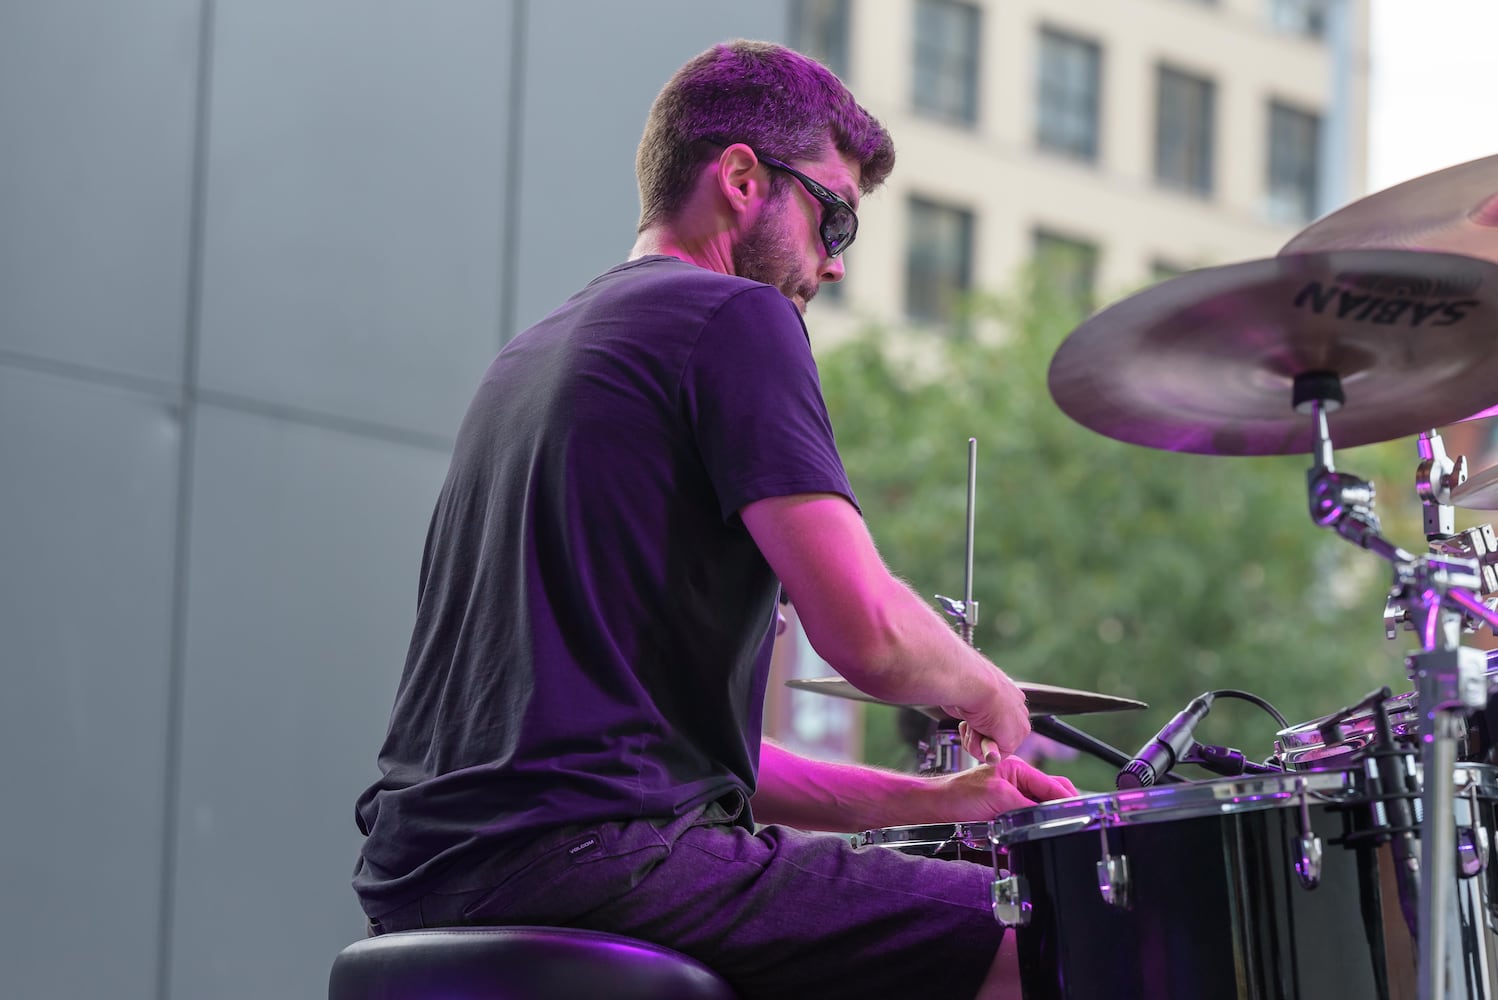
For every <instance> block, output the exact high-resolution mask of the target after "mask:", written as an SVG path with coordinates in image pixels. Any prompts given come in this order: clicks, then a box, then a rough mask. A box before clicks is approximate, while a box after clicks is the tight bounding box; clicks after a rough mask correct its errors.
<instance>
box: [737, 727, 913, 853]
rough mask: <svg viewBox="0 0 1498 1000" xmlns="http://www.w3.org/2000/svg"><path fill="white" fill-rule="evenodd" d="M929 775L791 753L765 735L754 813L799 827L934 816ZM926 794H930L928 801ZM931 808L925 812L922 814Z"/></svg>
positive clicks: (871, 824)
mask: <svg viewBox="0 0 1498 1000" xmlns="http://www.w3.org/2000/svg"><path fill="white" fill-rule="evenodd" d="M934 792H935V788H934V787H933V786H932V784H931V782H930V779H927V778H922V777H919V776H917V775H913V774H900V773H897V772H894V771H881V770H879V769H877V768H872V767H864V766H861V765H857V764H835V763H831V762H829V761H821V760H812V759H810V758H807V757H802V756H800V755H798V754H794V753H792V752H790V751H789V750H787V749H785V748H784V747H782V746H779V745H777V744H774V743H771V742H769V741H768V740H767V741H765V743H764V744H763V746H762V747H761V749H760V758H759V784H758V787H757V789H756V791H755V793H754V801H753V803H752V805H753V808H754V818H755V819H756V820H758V821H759V822H762V823H783V824H785V825H786V826H794V827H797V828H799V829H803V830H827V831H831V832H836V833H858V832H860V831H863V830H873V829H877V828H880V827H886V826H903V825H907V824H911V823H920V822H928V821H929V822H938V821H939V820H940V819H941V817H940V813H939V808H938V806H939V803H937V802H935V801H934V799H935V796H934V794H933V793H934ZM928 800H932V801H930V802H929V804H928ZM927 813H929V814H930V815H929V818H924V817H926V814H927Z"/></svg>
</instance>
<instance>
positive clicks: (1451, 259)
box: [1049, 250, 1498, 455]
mask: <svg viewBox="0 0 1498 1000" xmlns="http://www.w3.org/2000/svg"><path fill="white" fill-rule="evenodd" d="M1315 372H1330V373H1332V374H1335V375H1337V376H1338V377H1339V378H1340V380H1341V386H1342V391H1343V394H1344V396H1345V399H1346V402H1345V403H1344V404H1343V405H1342V406H1341V407H1340V408H1338V409H1336V410H1335V411H1332V410H1331V409H1330V408H1329V409H1328V413H1329V417H1328V422H1329V426H1330V429H1331V436H1332V441H1333V442H1334V443H1335V444H1336V445H1337V446H1338V447H1355V446H1357V445H1363V444H1371V443H1373V442H1376V441H1388V440H1392V439H1394V438H1399V437H1405V436H1409V435H1414V434H1417V433H1419V432H1420V431H1422V430H1425V429H1427V428H1431V427H1439V426H1442V425H1445V424H1450V423H1454V422H1457V421H1460V420H1463V419H1467V418H1469V417H1471V416H1472V415H1473V414H1476V413H1478V412H1480V411H1482V410H1484V409H1486V408H1488V407H1490V406H1492V405H1493V404H1494V403H1498V264H1494V263H1490V262H1488V261H1482V260H1477V259H1476V258H1472V257H1466V256H1460V255H1456V254H1441V253H1424V252H1415V251H1410V250H1338V251H1329V252H1324V253H1303V254H1289V255H1286V256H1282V257H1273V258H1269V259H1266V260H1251V261H1245V262H1242V263H1238V264H1228V265H1226V266H1223V267H1212V268H1204V269H1202V270H1198V271H1190V272H1187V273H1186V274H1183V275H1181V276H1179V277H1176V278H1171V279H1169V280H1167V281H1163V282H1161V283H1159V284H1157V285H1154V286H1152V287H1150V288H1147V289H1145V290H1143V291H1141V292H1138V293H1136V294H1134V295H1131V296H1129V297H1128V298H1125V299H1123V300H1121V301H1119V302H1117V303H1114V304H1113V305H1111V306H1108V307H1107V308H1105V309H1103V310H1101V311H1100V312H1097V313H1095V314H1093V315H1092V316H1091V317H1090V318H1088V319H1087V320H1086V321H1085V322H1083V323H1082V325H1081V326H1079V327H1077V329H1075V330H1074V331H1072V333H1071V334H1070V335H1069V336H1068V337H1067V338H1066V340H1065V341H1063V342H1062V344H1061V346H1060V348H1059V349H1058V350H1057V351H1056V354H1055V356H1054V357H1053V358H1052V359H1051V366H1050V376H1049V383H1050V389H1051V395H1052V397H1053V398H1054V399H1055V400H1056V403H1057V404H1058V405H1059V406H1060V407H1061V409H1062V410H1063V411H1064V412H1065V413H1066V414H1067V415H1069V416H1070V417H1071V418H1072V419H1074V420H1076V421H1077V422H1078V423H1080V424H1082V425H1083V426H1084V427H1087V428H1090V429H1092V430H1095V431H1097V432H1098V433H1100V434H1104V435H1106V436H1108V437H1111V438H1115V439H1117V440H1120V441H1127V442H1130V443H1132V444H1139V445H1144V446H1146V447H1150V448H1161V449H1164V450H1166V451H1183V452H1194V453H1198V454H1204V455H1289V454H1296V453H1301V452H1309V451H1310V450H1311V448H1312V446H1313V434H1312V425H1311V419H1310V418H1309V417H1308V416H1306V415H1305V414H1302V413H1297V412H1296V411H1295V409H1294V407H1293V400H1292V391H1293V384H1294V381H1295V378H1296V376H1298V375H1302V374H1309V373H1315Z"/></svg>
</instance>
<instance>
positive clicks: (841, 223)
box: [755, 153, 858, 257]
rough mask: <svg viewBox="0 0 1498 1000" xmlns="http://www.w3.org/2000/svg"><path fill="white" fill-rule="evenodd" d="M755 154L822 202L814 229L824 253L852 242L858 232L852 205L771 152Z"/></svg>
mask: <svg viewBox="0 0 1498 1000" xmlns="http://www.w3.org/2000/svg"><path fill="white" fill-rule="evenodd" d="M755 155H756V156H758V157H759V161H760V162H761V163H763V164H765V165H766V166H771V167H774V168H775V169H776V170H784V171H785V172H786V173H788V174H790V175H791V176H792V177H794V178H796V180H798V181H800V182H801V186H802V187H804V188H806V190H807V192H808V193H809V194H810V195H811V196H812V197H813V198H815V199H816V200H817V201H819V202H821V203H822V225H821V227H820V228H819V230H818V232H819V233H820V234H821V237H822V246H823V247H824V248H825V249H826V251H827V256H829V257H836V256H837V255H838V254H840V253H842V252H843V251H844V250H846V249H848V247H849V246H850V245H852V243H853V237H855V236H857V235H858V214H857V213H856V212H854V211H853V206H852V205H850V204H848V203H847V202H846V201H843V199H841V198H839V197H838V196H837V195H835V194H833V193H832V192H831V191H829V190H827V189H826V188H825V187H823V186H822V185H820V184H818V183H817V182H816V181H814V180H812V179H811V178H810V177H808V176H806V175H805V174H803V173H802V172H801V171H799V170H797V169H796V168H795V167H792V166H790V165H789V164H785V163H781V162H780V161H779V160H777V159H775V157H773V156H765V155H764V154H763V153H756V154H755Z"/></svg>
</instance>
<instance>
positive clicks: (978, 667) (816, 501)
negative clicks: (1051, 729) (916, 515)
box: [740, 493, 1030, 760]
mask: <svg viewBox="0 0 1498 1000" xmlns="http://www.w3.org/2000/svg"><path fill="white" fill-rule="evenodd" d="M740 515H741V516H742V517H743V520H744V524H745V526H746V527H747V528H748V529H749V533H750V534H751V535H752V536H753V537H754V541H755V543H756V544H757V545H758V546H759V549H760V551H761V552H762V553H763V554H764V556H765V559H766V560H767V561H768V562H769V563H770V566H771V568H772V569H774V571H775V573H776V575H777V576H778V577H779V578H780V582H781V584H782V585H784V587H785V589H786V592H787V593H788V594H789V595H790V598H791V602H792V603H793V604H795V606H796V613H797V615H798V616H799V617H800V619H801V624H802V627H803V628H805V629H806V637H807V638H808V639H809V640H810V641H811V645H812V648H813V649H815V650H816V651H817V653H818V654H820V655H821V657H822V658H823V659H824V660H826V661H827V662H828V663H829V664H830V665H831V666H832V668H833V669H834V670H836V671H837V672H838V673H839V674H841V675H843V676H844V677H846V678H847V679H848V681H849V682H850V683H852V684H853V686H854V687H856V688H858V689H859V690H861V691H864V692H866V693H868V694H870V695H873V696H874V697H876V698H879V699H881V700H883V701H887V702H894V703H899V704H908V705H940V706H942V707H943V708H945V709H946V710H947V711H948V712H949V713H950V714H951V715H952V716H953V717H955V718H957V719H960V720H963V721H964V723H966V725H965V726H964V739H963V745H964V747H965V748H966V749H967V750H968V752H969V753H971V754H972V755H973V756H974V757H976V758H978V759H979V760H982V759H985V757H986V756H987V753H986V748H985V746H984V744H983V740H984V739H991V740H992V742H993V743H994V744H996V745H997V748H998V749H999V750H1000V751H1002V752H1003V753H1006V754H1007V753H1012V752H1013V751H1014V749H1015V748H1016V747H1018V746H1019V743H1020V740H1022V739H1024V737H1025V735H1026V734H1027V733H1029V731H1030V717H1029V712H1028V710H1027V709H1026V707H1025V698H1024V694H1023V692H1021V691H1020V690H1019V688H1018V687H1017V686H1016V685H1015V684H1014V682H1012V681H1011V680H1010V679H1009V678H1008V677H1007V676H1006V675H1005V674H1004V673H1003V672H1002V671H1001V670H999V669H998V667H996V666H994V665H993V664H992V663H991V662H989V660H988V659H987V658H985V657H984V656H983V655H981V654H980V653H978V652H977V651H976V650H975V649H973V648H972V647H971V646H969V645H967V644H966V643H965V642H963V641H962V639H961V638H960V637H959V636H958V635H957V634H956V633H955V632H954V631H953V630H952V629H951V628H950V627H948V625H947V623H946V622H945V621H944V620H943V619H942V618H941V616H940V615H939V614H937V612H936V611H935V610H934V609H932V608H931V607H929V606H928V605H927V604H926V603H925V602H924V601H922V600H921V599H920V598H919V597H918V596H917V595H916V594H915V593H914V592H913V591H912V590H911V589H910V588H909V587H908V586H906V585H905V584H904V583H902V582H900V581H899V580H897V579H895V577H894V576H893V575H892V574H891V573H890V571H889V569H888V568H887V567H886V566H885V565H884V560H883V559H882V558H880V556H879V553H878V551H877V550H876V549H875V548H874V541H873V538H871V537H870V535H869V532H868V529H867V528H866V527H865V525H864V523H863V518H861V517H860V516H859V514H858V511H857V510H856V509H854V507H853V505H852V504H851V503H849V502H848V500H847V499H846V498H844V497H841V496H838V495H836V494H821V493H818V494H801V495H797V496H786V497H771V498H768V499H765V500H759V501H756V502H754V503H751V504H748V505H746V506H745V507H744V508H743V510H741V511H740Z"/></svg>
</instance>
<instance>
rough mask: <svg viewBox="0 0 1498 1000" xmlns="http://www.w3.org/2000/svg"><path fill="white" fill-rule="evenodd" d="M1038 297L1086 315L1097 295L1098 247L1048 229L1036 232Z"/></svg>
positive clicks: (1049, 304) (1047, 302)
mask: <svg viewBox="0 0 1498 1000" xmlns="http://www.w3.org/2000/svg"><path fill="white" fill-rule="evenodd" d="M1035 281H1036V289H1035V290H1036V292H1037V298H1038V299H1039V301H1040V304H1041V305H1042V306H1043V307H1044V306H1052V305H1054V306H1059V307H1060V308H1063V309H1071V310H1074V311H1075V312H1077V313H1078V314H1082V315H1085V314H1087V313H1090V312H1092V307H1093V303H1094V302H1095V301H1096V296H1097V247H1096V246H1094V245H1093V244H1091V243H1087V242H1085V241H1083V240H1076V239H1072V238H1070V237H1067V236H1061V235H1058V234H1056V233H1053V232H1050V231H1049V230H1045V229H1037V230H1036V231H1035Z"/></svg>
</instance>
